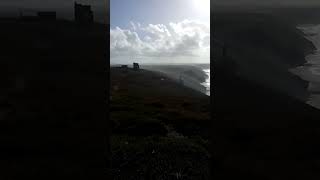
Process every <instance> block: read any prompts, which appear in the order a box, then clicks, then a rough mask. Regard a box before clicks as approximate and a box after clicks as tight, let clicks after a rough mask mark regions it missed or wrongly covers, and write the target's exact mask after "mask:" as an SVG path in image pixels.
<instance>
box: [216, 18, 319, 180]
mask: <svg viewBox="0 0 320 180" xmlns="http://www.w3.org/2000/svg"><path fill="white" fill-rule="evenodd" d="M218 17H219V15H217V16H216V18H218ZM222 17H224V19H225V20H222V19H217V20H216V22H217V24H216V27H215V29H216V33H215V38H222V39H224V40H225V41H226V42H228V45H229V47H230V48H231V50H230V51H229V53H228V55H229V56H227V57H225V58H224V59H222V58H221V57H218V56H214V58H213V59H212V64H213V67H212V68H213V71H214V72H215V76H214V77H213V78H212V79H213V80H212V84H213V87H212V88H213V92H214V93H213V96H212V103H213V107H212V108H213V109H212V111H213V115H212V120H213V129H214V130H213V131H212V134H211V135H212V141H213V142H215V143H214V145H212V146H211V148H212V153H213V154H214V158H213V161H212V165H213V170H214V172H213V174H214V176H215V177H216V178H218V179H235V178H244V179H277V178H279V177H281V179H313V178H319V177H320V174H319V172H320V171H319V170H320V166H319V164H318V163H317V162H318V160H319V155H318V152H319V149H320V144H319V141H318V139H319V138H320V131H319V127H320V122H319V117H320V110H318V109H316V108H314V107H312V106H310V105H308V104H306V103H305V102H304V101H303V100H301V99H300V98H301V96H300V95H301V92H304V90H303V88H305V87H304V86H303V84H304V83H305V82H304V81H301V80H299V79H298V78H296V77H294V76H292V75H290V74H289V73H284V72H285V70H286V69H288V68H292V67H295V66H298V65H300V64H303V63H305V60H304V55H305V54H307V53H309V52H310V51H312V50H313V49H314V46H313V45H312V43H311V42H309V41H307V40H305V39H304V38H303V36H301V33H300V32H297V31H296V30H295V28H294V27H292V26H286V25H284V24H281V23H280V24H277V25H275V23H276V22H277V20H275V21H266V20H265V18H263V19H261V16H249V15H248V16H247V17H246V18H244V19H242V18H243V17H245V16H240V15H238V16H232V18H231V17H225V15H224V16H222ZM262 17H263V16H262ZM220 18H221V17H220ZM253 19H254V21H253ZM249 22H250V23H249ZM251 22H252V23H251ZM254 22H255V23H254ZM238 26H240V27H242V28H240V30H239V27H238ZM231 27H233V28H231ZM262 27H263V28H262ZM237 30H239V31H237ZM245 34H247V35H245ZM255 51H256V52H255ZM249 62H250V63H249ZM241 64H242V65H241ZM244 66H245V67H244ZM277 68H278V69H277ZM249 76H251V78H250V77H249ZM276 78H279V80H278V82H279V83H277V79H276ZM268 80H270V81H268ZM288 81H289V82H290V83H289V84H285V86H281V84H282V83H283V82H288ZM280 82H281V83H280ZM280 87H282V88H280ZM286 87H290V88H288V89H286ZM279 88H280V89H279ZM292 88H300V89H299V91H296V92H295V93H293V92H292V91H290V89H292ZM298 92H299V93H298ZM297 97H300V98H297ZM309 177H312V178H309Z"/></svg>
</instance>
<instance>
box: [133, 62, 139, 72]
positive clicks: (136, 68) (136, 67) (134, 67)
mask: <svg viewBox="0 0 320 180" xmlns="http://www.w3.org/2000/svg"><path fill="white" fill-rule="evenodd" d="M133 69H134V70H136V71H137V70H139V69H140V67H139V64H138V63H133Z"/></svg>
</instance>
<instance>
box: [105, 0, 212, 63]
mask: <svg viewBox="0 0 320 180" xmlns="http://www.w3.org/2000/svg"><path fill="white" fill-rule="evenodd" d="M209 22H210V1H209V0H111V1H110V56H111V64H131V63H132V62H133V61H137V62H140V63H209V62H210V25H209Z"/></svg>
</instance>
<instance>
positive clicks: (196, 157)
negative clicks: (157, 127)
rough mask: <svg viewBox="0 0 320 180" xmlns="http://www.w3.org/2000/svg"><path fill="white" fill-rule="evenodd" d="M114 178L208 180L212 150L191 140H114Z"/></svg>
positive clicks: (158, 138)
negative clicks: (210, 151)
mask: <svg viewBox="0 0 320 180" xmlns="http://www.w3.org/2000/svg"><path fill="white" fill-rule="evenodd" d="M111 147H112V165H113V169H112V171H111V174H112V177H113V179H120V178H121V179H208V178H209V158H210V155H209V153H208V151H207V150H206V149H205V148H204V147H203V146H201V145H199V144H198V143H195V141H193V140H190V139H185V138H181V139H176V138H168V137H156V136H153V137H139V138H138V137H129V136H113V137H112V138H111Z"/></svg>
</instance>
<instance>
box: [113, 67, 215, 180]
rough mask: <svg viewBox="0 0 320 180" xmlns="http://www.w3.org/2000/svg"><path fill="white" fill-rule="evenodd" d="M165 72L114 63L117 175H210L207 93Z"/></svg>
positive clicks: (159, 176) (145, 177)
mask: <svg viewBox="0 0 320 180" xmlns="http://www.w3.org/2000/svg"><path fill="white" fill-rule="evenodd" d="M162 77H163V74H160V73H159V74H158V73H155V72H151V71H146V70H140V71H133V70H130V69H129V70H128V71H127V72H123V71H121V70H120V69H117V68H111V96H112V101H111V104H110V112H111V121H112V122H113V136H112V138H111V147H112V170H111V172H110V173H111V175H112V176H113V178H114V179H208V178H209V158H210V154H209V152H208V147H209V141H208V134H207V130H206V128H208V125H209V124H210V123H209V97H208V96H206V95H204V94H201V93H199V92H197V91H194V90H192V89H189V88H186V87H184V86H182V85H180V84H178V83H177V82H176V81H174V80H171V79H169V78H166V80H165V81H164V80H161V79H162ZM112 87H116V88H112ZM169 127H171V128H169ZM171 131H174V132H176V134H178V135H179V134H180V135H182V136H179V137H178V136H177V135H173V136H169V135H168V134H169V133H170V132H171ZM171 134H172V133H171ZM173 134H175V133H173Z"/></svg>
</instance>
